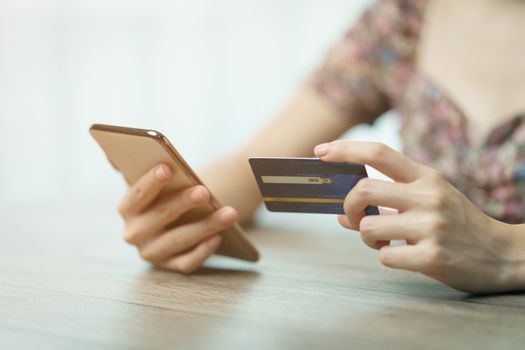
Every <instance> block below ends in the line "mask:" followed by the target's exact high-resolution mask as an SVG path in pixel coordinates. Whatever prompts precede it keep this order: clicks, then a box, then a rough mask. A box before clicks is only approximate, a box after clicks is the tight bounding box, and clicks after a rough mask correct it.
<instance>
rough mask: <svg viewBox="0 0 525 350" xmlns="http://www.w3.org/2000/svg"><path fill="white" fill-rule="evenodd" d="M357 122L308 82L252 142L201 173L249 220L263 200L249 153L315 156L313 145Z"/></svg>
mask: <svg viewBox="0 0 525 350" xmlns="http://www.w3.org/2000/svg"><path fill="white" fill-rule="evenodd" d="M356 123H357V121H356V120H353V119H352V118H348V116H346V115H343V113H342V112H341V111H340V110H338V109H337V108H336V107H335V106H334V105H333V104H332V103H330V102H328V101H327V100H325V99H324V98H323V97H321V96H319V94H318V93H317V92H315V91H313V89H312V88H310V87H308V86H305V87H302V88H300V89H299V90H298V91H297V92H296V93H295V94H294V96H293V97H292V98H291V99H290V101H289V102H288V103H287V104H286V105H285V106H284V108H283V109H282V110H281V111H280V112H279V113H277V114H276V116H275V117H274V118H273V119H272V120H271V121H270V122H269V123H268V125H267V126H266V127H265V128H264V129H263V130H261V131H260V132H259V133H258V134H256V135H255V137H253V139H252V140H251V141H250V142H248V143H247V144H246V145H244V146H243V147H241V148H240V149H239V150H238V151H237V152H235V153H232V154H230V155H228V156H226V157H225V158H224V159H221V160H220V161H218V162H216V163H213V164H210V165H209V166H207V167H206V168H204V169H203V170H202V171H201V172H200V173H199V175H200V176H201V178H202V179H203V181H204V183H205V184H206V185H207V186H208V187H209V188H210V190H211V191H212V192H213V193H214V194H216V195H217V197H218V198H219V200H220V201H221V202H222V203H223V204H227V205H231V206H232V207H234V208H236V209H237V211H238V213H239V221H240V222H241V223H247V222H248V221H249V220H250V218H251V217H252V215H253V213H254V211H255V209H256V208H257V206H258V205H259V204H260V202H261V198H260V194H259V191H258V189H257V184H256V182H255V179H254V177H253V174H252V171H251V170H250V166H249V164H248V158H249V157H251V156H287V157H294V156H297V157H299V156H313V154H312V149H313V146H314V145H316V144H318V143H320V142H325V141H330V140H333V139H335V138H337V137H338V136H339V135H340V134H341V133H343V132H344V131H346V130H347V129H348V128H350V127H352V126H353V125H355V124H356ZM232 179H235V181H232Z"/></svg>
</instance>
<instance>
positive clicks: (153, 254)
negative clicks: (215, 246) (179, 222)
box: [140, 207, 238, 263]
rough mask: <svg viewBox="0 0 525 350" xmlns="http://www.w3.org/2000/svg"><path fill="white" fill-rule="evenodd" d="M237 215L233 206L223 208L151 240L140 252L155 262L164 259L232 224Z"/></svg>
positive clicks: (146, 258)
mask: <svg viewBox="0 0 525 350" xmlns="http://www.w3.org/2000/svg"><path fill="white" fill-rule="evenodd" d="M237 217H238V215H237V212H236V211H235V209H233V208H232V207H224V208H221V209H220V210H218V211H216V212H215V213H213V214H212V215H209V216H208V217H206V218H205V219H203V220H200V221H197V222H193V223H191V224H186V225H183V226H179V227H176V228H173V229H171V230H170V231H168V232H166V233H164V234H162V235H160V236H158V237H156V238H154V239H152V240H150V241H149V242H147V243H145V244H144V245H143V246H142V247H141V249H140V254H141V256H142V257H143V258H144V259H145V260H148V261H151V262H153V263H155V262H161V261H164V260H166V259H168V258H169V257H172V256H174V255H177V254H180V253H182V252H184V251H187V250H188V249H190V248H192V247H194V246H195V245H196V244H198V243H199V242H201V241H202V240H205V239H207V238H208V237H210V236H212V235H215V234H217V233H219V232H220V231H222V230H224V229H226V228H227V227H229V226H231V225H232V224H233V223H234V222H235V221H236V220H237Z"/></svg>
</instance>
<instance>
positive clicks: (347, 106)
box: [307, 0, 405, 124]
mask: <svg viewBox="0 0 525 350" xmlns="http://www.w3.org/2000/svg"><path fill="white" fill-rule="evenodd" d="M403 11H404V9H403V6H402V3H401V1H399V0H382V1H379V2H377V3H376V4H374V5H373V6H372V7H370V8H369V9H367V10H366V11H365V12H364V14H363V15H362V16H361V18H360V19H359V20H358V21H357V22H356V24H355V25H354V26H353V27H352V28H351V29H350V30H349V31H348V32H347V33H346V34H345V35H344V37H343V38H342V39H341V40H340V41H339V42H338V43H336V45H334V46H333V47H332V48H331V50H330V51H329V52H328V54H327V55H326V57H325V59H324V61H323V63H322V64H321V66H320V67H318V68H317V69H316V70H315V71H314V72H313V73H312V75H311V76H310V77H309V79H308V80H307V85H310V86H311V87H313V89H314V90H315V91H316V92H317V93H318V94H319V95H321V96H322V97H323V98H325V99H327V100H328V101H329V102H330V103H332V104H333V105H335V106H336V107H337V108H338V109H339V110H341V111H342V112H343V114H344V115H345V116H348V117H349V118H352V119H354V120H356V121H357V122H358V123H367V124H372V123H373V122H374V121H375V119H376V118H377V117H378V116H380V115H381V114H383V113H384V112H386V111H388V110H389V109H391V108H392V103H391V100H390V99H389V95H388V93H387V91H386V87H385V84H387V81H388V80H385V79H384V75H385V74H390V73H391V72H392V69H387V70H385V69H384V67H385V64H389V65H395V64H396V61H397V60H398V59H399V58H400V57H401V54H403V55H404V54H405V53H401V52H399V49H400V46H399V37H400V36H401V35H404V34H405V33H404V29H403V28H402V23H403ZM389 68H392V67H389Z"/></svg>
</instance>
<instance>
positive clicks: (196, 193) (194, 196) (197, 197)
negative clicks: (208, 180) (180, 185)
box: [190, 186, 208, 203]
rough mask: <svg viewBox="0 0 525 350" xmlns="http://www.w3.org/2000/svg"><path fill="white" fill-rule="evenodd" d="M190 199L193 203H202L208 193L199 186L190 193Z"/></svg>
mask: <svg viewBox="0 0 525 350" xmlns="http://www.w3.org/2000/svg"><path fill="white" fill-rule="evenodd" d="M190 198H191V200H192V201H193V202H195V203H202V202H204V201H205V200H206V199H207V198H208V191H207V190H206V189H205V188H204V187H202V186H199V187H198V188H196V189H194V190H193V192H191V194H190Z"/></svg>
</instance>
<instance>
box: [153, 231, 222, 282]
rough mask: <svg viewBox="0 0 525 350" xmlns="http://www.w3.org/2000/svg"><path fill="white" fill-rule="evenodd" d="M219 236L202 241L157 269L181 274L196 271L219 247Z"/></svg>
mask: <svg viewBox="0 0 525 350" xmlns="http://www.w3.org/2000/svg"><path fill="white" fill-rule="evenodd" d="M221 240H222V238H221V236H219V235H214V236H212V237H210V238H208V239H207V240H205V241H202V242H201V243H199V245H197V246H196V247H195V248H193V249H192V250H191V251H189V252H187V253H184V254H182V255H178V256H176V257H173V258H171V259H169V260H167V261H166V262H164V263H162V264H159V265H157V266H158V267H161V268H164V269H168V270H173V271H178V272H182V273H186V274H189V273H192V272H194V271H195V270H197V269H198V268H199V267H201V266H202V264H203V263H204V262H205V261H206V259H208V258H209V257H210V256H211V255H212V254H213V253H215V251H216V250H217V248H218V247H219V245H220V243H221Z"/></svg>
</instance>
